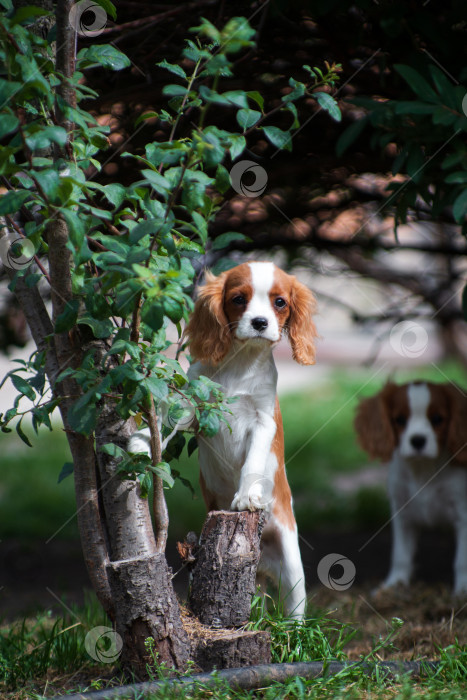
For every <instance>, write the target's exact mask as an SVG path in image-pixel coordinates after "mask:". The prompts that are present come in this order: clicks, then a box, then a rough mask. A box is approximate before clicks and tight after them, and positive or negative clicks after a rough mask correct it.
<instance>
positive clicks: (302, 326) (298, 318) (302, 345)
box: [287, 278, 317, 365]
mask: <svg viewBox="0 0 467 700" xmlns="http://www.w3.org/2000/svg"><path fill="white" fill-rule="evenodd" d="M315 312H316V299H315V297H314V296H313V294H312V292H310V290H309V289H308V287H305V285H304V284H302V283H301V282H299V281H298V280H296V279H295V278H293V283H292V289H291V293H290V316H289V319H288V321H287V331H288V335H289V340H290V345H291V347H292V357H293V359H294V360H295V361H296V362H298V363H299V364H301V365H314V363H315V343H314V341H315V338H316V336H317V333H316V327H315V324H314V323H313V318H312V315H313V314H314V313H315Z"/></svg>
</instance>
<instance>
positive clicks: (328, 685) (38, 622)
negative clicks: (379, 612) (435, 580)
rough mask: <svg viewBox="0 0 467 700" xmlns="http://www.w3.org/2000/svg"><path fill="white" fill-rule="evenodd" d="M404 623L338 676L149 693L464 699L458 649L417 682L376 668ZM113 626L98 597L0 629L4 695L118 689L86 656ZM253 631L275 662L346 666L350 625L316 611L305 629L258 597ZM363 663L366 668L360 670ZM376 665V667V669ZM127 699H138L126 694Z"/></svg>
mask: <svg viewBox="0 0 467 700" xmlns="http://www.w3.org/2000/svg"><path fill="white" fill-rule="evenodd" d="M401 624H402V622H401V621H400V620H398V619H397V618H396V619H392V620H390V621H389V622H388V624H387V632H386V634H384V635H381V636H380V638H379V639H378V640H377V641H376V642H375V644H374V645H373V648H372V649H371V650H370V651H369V652H368V653H367V654H365V655H364V656H362V657H361V658H360V659H359V661H358V662H349V663H348V666H347V668H345V669H344V670H343V671H342V672H340V673H339V674H337V675H336V676H328V677H327V676H326V675H324V676H322V677H320V678H316V679H313V680H309V681H306V680H304V679H300V678H296V677H295V678H291V679H289V680H288V681H286V682H285V683H272V684H270V685H269V686H268V687H266V688H263V689H261V690H257V691H239V690H232V689H231V688H229V686H228V685H227V684H226V683H224V682H223V681H221V680H220V679H218V681H217V684H216V686H215V688H212V687H211V688H207V687H204V686H202V685H199V686H197V687H195V688H194V689H192V690H186V689H185V690H183V691H180V690H178V689H176V688H175V689H174V688H172V687H170V686H169V685H168V684H164V685H163V686H162V688H161V689H160V691H158V692H157V693H154V694H152V695H151V697H152V698H154V700H156V699H158V700H159V699H160V700H162V699H163V698H176V697H177V698H179V697H185V698H207V697H214V698H220V699H225V700H227V698H232V699H235V700H246V699H247V698H266V699H271V700H272V699H273V698H274V700H275V699H276V698H284V699H285V698H312V699H313V698H316V699H318V698H341V699H342V700H347V699H349V700H350V699H353V698H362V697H363V698H397V699H398V700H405V699H407V700H409V699H410V698H427V699H428V700H435V698H448V699H450V698H459V697H465V695H466V694H467V676H466V668H467V650H466V648H465V647H462V646H460V645H459V644H452V645H450V646H449V647H447V648H446V649H440V650H439V654H438V658H439V666H438V669H437V670H436V672H432V673H430V674H429V675H428V676H427V677H426V678H424V679H423V680H419V681H417V682H416V681H412V680H410V679H409V678H408V677H402V678H398V679H396V680H394V679H390V678H388V677H387V676H385V675H384V674H381V673H378V671H377V670H376V666H375V664H376V662H377V661H378V659H379V658H380V654H386V655H390V654H391V650H392V649H393V648H394V645H395V644H396V643H397V636H398V634H399V630H400V627H401ZM98 625H106V626H109V621H108V620H107V619H106V618H105V615H104V614H103V612H102V611H101V609H100V608H99V606H98V605H97V603H96V601H95V599H94V598H93V597H89V598H88V600H87V603H86V605H85V606H84V607H82V608H78V607H76V606H71V607H70V608H69V613H68V614H67V615H66V616H65V617H56V618H54V617H52V616H50V615H48V614H43V615H41V616H39V617H37V618H36V619H32V620H23V621H22V622H21V623H16V624H12V625H8V626H4V627H0V697H2V698H11V699H12V700H13V699H15V700H20V699H22V698H41V697H44V696H50V695H54V694H57V693H66V694H69V693H70V692H84V691H85V690H92V689H99V688H105V687H113V686H115V685H121V684H123V683H124V679H123V676H122V675H121V673H120V672H119V670H118V666H116V665H113V664H107V665H105V664H100V663H98V662H97V661H95V660H94V659H92V658H91V657H90V656H89V654H88V653H87V651H86V647H85V638H86V634H87V632H89V630H91V629H93V628H94V627H96V626H98ZM250 627H251V628H255V629H256V628H261V629H269V630H270V632H271V639H272V660H273V662H278V663H281V662H292V661H314V660H318V661H326V660H328V661H330V660H339V661H347V660H348V659H347V655H346V646H347V645H348V643H349V641H350V640H351V639H352V637H353V635H354V632H355V631H354V630H352V629H351V628H350V627H349V626H348V625H346V624H345V623H342V622H339V621H336V620H334V619H332V618H331V617H330V615H329V614H328V613H326V612H325V611H322V610H321V611H315V612H314V613H313V615H312V616H311V617H310V618H309V619H308V620H307V621H306V624H304V625H303V626H301V625H298V624H297V623H291V622H290V621H288V620H286V619H284V618H283V617H282V615H281V613H280V610H277V609H276V610H274V609H273V611H272V612H269V613H267V612H265V611H264V609H263V608H262V606H261V602H260V600H259V599H257V600H256V601H255V604H254V606H253V611H252V622H251V623H250ZM362 663H363V664H365V667H362ZM371 668H374V669H375V670H374V671H372V670H371ZM148 670H149V673H150V677H151V678H152V679H158V680H161V679H162V680H164V679H165V678H167V675H168V673H167V670H166V669H165V668H163V667H161V666H160V665H159V664H158V663H157V658H155V657H154V656H153V663H152V664H151V666H150V668H149V669H148ZM127 697H129V698H130V697H134V696H133V695H132V694H129V695H128V696H127Z"/></svg>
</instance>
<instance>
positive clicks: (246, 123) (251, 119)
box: [236, 109, 262, 131]
mask: <svg viewBox="0 0 467 700" xmlns="http://www.w3.org/2000/svg"><path fill="white" fill-rule="evenodd" d="M261 116H262V115H261V112H258V111H257V110H256V109H239V110H238V112H237V116H236V118H237V122H238V123H239V124H240V126H241V127H242V129H243V131H246V130H247V129H249V128H250V127H252V126H254V125H255V124H256V122H257V121H259V120H260V119H261Z"/></svg>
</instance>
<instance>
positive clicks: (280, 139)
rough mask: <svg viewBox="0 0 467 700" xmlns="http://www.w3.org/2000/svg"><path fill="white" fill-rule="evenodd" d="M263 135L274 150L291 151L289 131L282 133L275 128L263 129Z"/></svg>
mask: <svg viewBox="0 0 467 700" xmlns="http://www.w3.org/2000/svg"><path fill="white" fill-rule="evenodd" d="M263 131H264V135H265V136H266V137H267V139H268V140H269V141H270V142H271V143H272V145H273V146H275V147H276V148H281V149H282V148H284V149H285V150H286V151H291V150H292V137H291V135H290V131H282V129H279V128H278V127H277V126H265V127H263Z"/></svg>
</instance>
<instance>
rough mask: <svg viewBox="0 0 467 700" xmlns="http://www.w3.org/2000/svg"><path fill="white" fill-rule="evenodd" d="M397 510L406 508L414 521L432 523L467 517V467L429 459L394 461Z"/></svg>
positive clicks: (391, 472) (391, 475) (392, 477)
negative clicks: (415, 463) (416, 461)
mask: <svg viewBox="0 0 467 700" xmlns="http://www.w3.org/2000/svg"><path fill="white" fill-rule="evenodd" d="M389 494H390V497H391V501H392V502H393V512H397V511H398V510H399V509H402V510H401V514H402V513H403V511H405V517H408V518H409V519H410V520H411V521H412V522H414V523H416V524H418V525H423V526H427V527H430V526H432V525H437V524H442V523H447V524H452V525H455V524H456V523H457V522H459V520H460V519H467V470H466V469H463V468H461V467H456V466H450V465H449V466H444V464H443V462H440V463H437V462H436V461H432V460H429V461H428V462H427V463H425V464H420V465H419V466H418V467H417V466H416V465H413V464H412V465H408V464H407V463H405V462H403V461H402V462H400V463H393V464H392V465H391V467H390V470H389Z"/></svg>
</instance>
